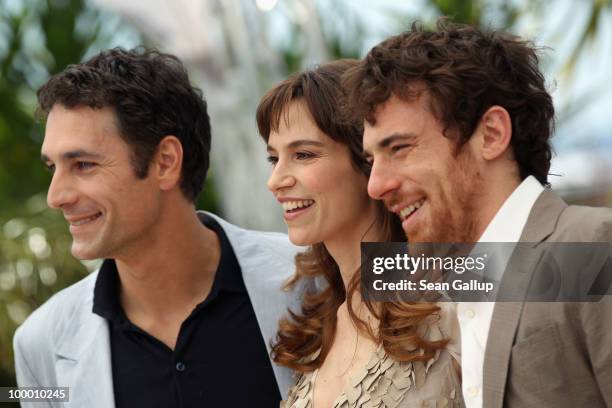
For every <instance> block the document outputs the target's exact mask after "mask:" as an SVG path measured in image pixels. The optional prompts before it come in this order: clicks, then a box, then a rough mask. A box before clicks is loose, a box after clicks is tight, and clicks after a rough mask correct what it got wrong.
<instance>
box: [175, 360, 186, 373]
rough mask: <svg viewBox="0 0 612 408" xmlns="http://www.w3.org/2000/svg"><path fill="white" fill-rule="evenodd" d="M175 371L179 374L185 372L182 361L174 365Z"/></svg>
mask: <svg viewBox="0 0 612 408" xmlns="http://www.w3.org/2000/svg"><path fill="white" fill-rule="evenodd" d="M175 368H176V371H178V372H179V373H182V372H183V371H185V363H183V362H182V361H179V362H178V363H176V366H175Z"/></svg>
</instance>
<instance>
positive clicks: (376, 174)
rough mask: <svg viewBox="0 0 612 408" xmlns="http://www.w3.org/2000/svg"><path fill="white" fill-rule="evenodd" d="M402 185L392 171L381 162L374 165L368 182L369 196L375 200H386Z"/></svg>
mask: <svg viewBox="0 0 612 408" xmlns="http://www.w3.org/2000/svg"><path fill="white" fill-rule="evenodd" d="M400 185H401V183H400V181H399V178H398V177H397V176H396V175H395V174H393V171H392V169H391V168H390V167H389V166H388V165H386V164H384V163H381V162H379V161H375V162H374V163H373V164H372V171H371V172H370V178H369V180H368V195H369V196H370V197H372V198H373V199H375V200H384V199H385V198H386V196H387V195H389V194H390V193H391V192H393V191H395V190H397V189H398V188H399V187H400Z"/></svg>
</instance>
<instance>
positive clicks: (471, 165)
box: [363, 91, 482, 242]
mask: <svg viewBox="0 0 612 408" xmlns="http://www.w3.org/2000/svg"><path fill="white" fill-rule="evenodd" d="M375 119H376V123H375V124H374V125H372V124H369V123H368V122H367V121H366V123H365V124H364V126H365V128H364V137H363V144H364V150H365V152H366V156H368V158H369V160H370V161H371V162H372V165H373V167H372V173H371V175H370V180H369V183H368V193H369V194H370V196H371V197H372V198H374V199H378V200H383V201H384V202H385V205H386V206H387V207H388V208H389V209H390V210H391V211H393V212H394V213H396V214H398V215H399V216H400V218H401V219H402V227H403V229H404V232H405V233H406V236H407V237H408V240H409V241H410V242H471V241H475V240H477V239H478V237H477V236H475V235H476V227H475V224H476V220H477V219H476V217H477V211H476V202H477V200H476V198H477V196H478V192H479V191H480V188H481V185H482V178H481V176H480V174H479V172H478V169H477V167H476V163H475V160H474V157H473V155H472V153H471V151H470V146H469V145H470V142H468V143H467V144H466V145H464V146H462V148H461V149H459V151H458V152H457V149H456V144H455V142H454V141H453V140H452V139H451V138H448V137H445V136H444V134H443V131H444V127H443V125H442V124H441V123H440V121H439V120H438V119H436V117H435V116H434V115H433V113H432V112H431V109H430V101H429V94H428V93H427V92H426V91H423V92H422V93H421V94H420V96H419V97H418V98H415V99H414V100H410V101H406V100H403V99H400V98H398V97H397V96H391V97H390V98H389V99H388V100H387V101H386V102H385V103H383V104H382V105H380V106H379V107H378V109H377V110H376V112H375Z"/></svg>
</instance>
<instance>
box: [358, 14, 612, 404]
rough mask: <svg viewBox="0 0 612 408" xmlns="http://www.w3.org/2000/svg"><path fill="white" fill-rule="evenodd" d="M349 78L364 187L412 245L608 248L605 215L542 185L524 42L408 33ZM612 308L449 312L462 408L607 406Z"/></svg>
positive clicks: (545, 103) (533, 86) (529, 266)
mask: <svg viewBox="0 0 612 408" xmlns="http://www.w3.org/2000/svg"><path fill="white" fill-rule="evenodd" d="M346 82H347V85H348V86H349V88H350V89H351V91H350V92H351V104H352V108H353V109H354V112H355V114H356V115H358V116H359V117H360V118H361V120H363V122H364V127H365V128H364V135H363V141H364V143H363V144H364V150H365V153H366V155H367V156H368V157H369V160H370V162H371V164H372V172H371V175H370V179H369V185H368V192H369V194H370V196H372V197H373V198H375V199H379V200H383V201H384V202H385V204H386V205H387V207H388V208H389V209H390V210H391V211H393V212H395V213H396V214H397V215H398V216H399V217H400V218H401V220H402V227H403V229H404V232H405V233H406V235H407V237H408V241H409V242H458V243H476V242H512V243H516V242H531V243H534V246H535V247H537V246H539V245H541V244H543V243H547V242H548V243H551V242H604V243H605V242H608V243H609V242H611V241H612V211H611V210H610V209H604V208H588V207H578V206H568V205H567V204H566V203H565V202H564V201H563V200H562V199H561V198H559V197H558V196H557V195H556V194H554V193H553V192H552V191H550V190H549V189H548V188H547V187H548V171H549V168H550V160H551V147H550V143H549V141H550V137H551V134H552V131H553V117H554V108H553V103H552V98H551V96H550V94H549V93H548V92H547V90H546V87H545V81H544V77H543V75H542V73H541V72H540V70H539V68H538V56H537V50H536V49H535V48H534V46H533V45H531V44H530V43H528V42H526V41H523V40H521V39H519V38H517V37H513V36H510V35H505V34H503V33H498V32H484V31H481V30H479V29H477V28H474V27H471V26H467V25H456V24H452V23H449V22H448V21H447V20H441V21H440V22H438V25H437V28H436V29H435V30H428V29H424V28H423V27H421V26H419V25H417V24H414V25H413V26H412V28H411V29H410V30H409V31H406V32H404V33H402V34H400V35H397V36H394V37H390V38H388V39H386V40H384V41H383V42H382V43H380V44H378V45H376V46H375V47H374V48H372V50H371V51H370V52H369V53H368V54H367V56H366V57H365V58H364V59H363V60H362V62H361V64H360V65H359V66H357V67H356V68H354V69H353V70H352V71H351V72H350V73H348V74H347V76H346ZM519 258H520V257H519ZM583 262H584V263H585V264H586V263H587V262H588V260H587V259H583ZM507 265H508V268H507V269H506V270H505V271H504V272H503V279H504V280H505V279H508V280H512V281H514V282H517V283H518V284H519V286H520V285H523V286H528V285H529V282H530V279H531V277H532V275H533V273H534V271H535V270H537V269H538V263H537V259H535V260H534V259H530V258H520V259H512V258H511V259H510V260H509V262H508V264H507ZM609 266H610V264H609V260H608V264H607V265H606V264H604V265H603V266H601V268H602V269H601V271H604V270H608V271H609ZM606 268H608V269H606ZM579 272H580V271H575V273H579ZM611 305H612V304H611V303H610V302H608V303H602V302H599V303H596V302H591V303H586V302H574V303H560V302H557V303H554V302H550V303H533V302H521V301H516V302H503V303H502V302H499V303H492V302H482V303H470V304H467V303H461V304H458V305H457V317H458V319H459V324H460V328H461V348H462V351H461V352H462V381H463V386H462V388H463V392H464V398H465V402H466V405H467V406H468V407H482V406H484V407H487V408H490V407H501V406H510V407H523V406H524V407H536V406H550V407H552V406H554V407H577V406H589V407H604V406H612V312H611V310H612V308H611Z"/></svg>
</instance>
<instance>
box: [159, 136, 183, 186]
mask: <svg viewBox="0 0 612 408" xmlns="http://www.w3.org/2000/svg"><path fill="white" fill-rule="evenodd" d="M182 167H183V145H182V144H181V141H180V140H178V138H177V137H176V136H165V137H164V138H163V139H162V140H161V141H160V142H159V145H158V146H157V151H156V152H155V158H154V160H153V169H152V171H153V172H154V175H155V176H156V177H157V180H158V183H159V187H160V188H161V189H162V190H164V191H167V190H170V189H172V188H174V187H175V186H176V185H177V184H178V183H179V182H180V180H181V169H182Z"/></svg>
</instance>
